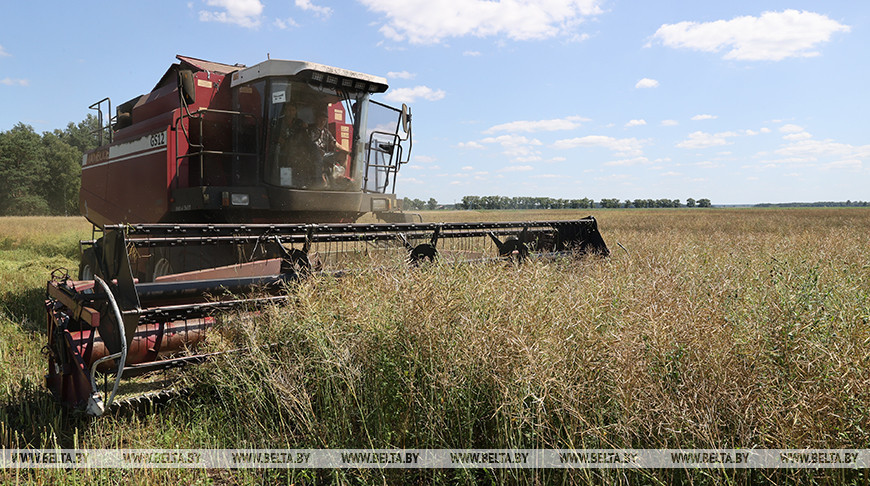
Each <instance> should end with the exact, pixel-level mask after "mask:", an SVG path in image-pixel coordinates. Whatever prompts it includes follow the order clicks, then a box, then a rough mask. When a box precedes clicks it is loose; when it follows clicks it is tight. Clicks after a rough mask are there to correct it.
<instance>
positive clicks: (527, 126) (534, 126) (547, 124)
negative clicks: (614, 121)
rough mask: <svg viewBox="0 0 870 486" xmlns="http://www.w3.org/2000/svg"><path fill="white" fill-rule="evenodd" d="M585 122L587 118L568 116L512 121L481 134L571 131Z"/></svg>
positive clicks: (490, 128)
mask: <svg viewBox="0 0 870 486" xmlns="http://www.w3.org/2000/svg"><path fill="white" fill-rule="evenodd" d="M587 121H589V119H588V118H583V117H579V116H568V117H565V118H557V119H553V120H537V121H514V122H509V123H502V124H500V125H495V126H492V127H489V128H487V129H486V130H484V132H483V133H486V134H493V133H498V132H507V133H519V132H554V131H558V130H573V129H575V128H578V127H579V126H580V124H581V123H583V122H587Z"/></svg>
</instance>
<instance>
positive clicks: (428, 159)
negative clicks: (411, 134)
mask: <svg viewBox="0 0 870 486" xmlns="http://www.w3.org/2000/svg"><path fill="white" fill-rule="evenodd" d="M436 160H438V159H436V158H435V157H432V156H431V155H415V156H414V162H419V163H421V164H430V163H432V162H435V161H436ZM432 168H433V169H435V168H437V167H436V166H433V167H432Z"/></svg>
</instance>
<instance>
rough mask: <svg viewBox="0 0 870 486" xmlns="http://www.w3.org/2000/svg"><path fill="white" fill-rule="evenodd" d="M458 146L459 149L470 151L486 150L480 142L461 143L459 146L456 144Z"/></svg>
mask: <svg viewBox="0 0 870 486" xmlns="http://www.w3.org/2000/svg"><path fill="white" fill-rule="evenodd" d="M456 146H457V147H459V148H470V149H482V148H485V147H484V146H483V144H481V143H480V142H474V141H471V142H459V143H458V144H456Z"/></svg>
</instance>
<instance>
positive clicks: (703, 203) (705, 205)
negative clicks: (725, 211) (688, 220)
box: [698, 198, 711, 208]
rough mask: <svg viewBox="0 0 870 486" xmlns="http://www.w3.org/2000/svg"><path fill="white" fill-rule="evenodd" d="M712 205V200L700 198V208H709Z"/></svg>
mask: <svg viewBox="0 0 870 486" xmlns="http://www.w3.org/2000/svg"><path fill="white" fill-rule="evenodd" d="M710 206H711V204H710V200H709V199H707V198H703V199H698V207H699V208H709V207H710Z"/></svg>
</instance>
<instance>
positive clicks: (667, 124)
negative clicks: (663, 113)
mask: <svg viewBox="0 0 870 486" xmlns="http://www.w3.org/2000/svg"><path fill="white" fill-rule="evenodd" d="M679 124H680V122H678V121H677V120H662V126H663V127H675V126H677V125H679Z"/></svg>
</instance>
